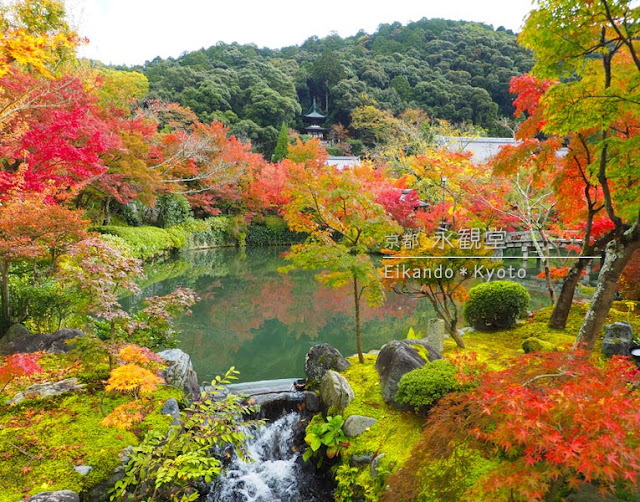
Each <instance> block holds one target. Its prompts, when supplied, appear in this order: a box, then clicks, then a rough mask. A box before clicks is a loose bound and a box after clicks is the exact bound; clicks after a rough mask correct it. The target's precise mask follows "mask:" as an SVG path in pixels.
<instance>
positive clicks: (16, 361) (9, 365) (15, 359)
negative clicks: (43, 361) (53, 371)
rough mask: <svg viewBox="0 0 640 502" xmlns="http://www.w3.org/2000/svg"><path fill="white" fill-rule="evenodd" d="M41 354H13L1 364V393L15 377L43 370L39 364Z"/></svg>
mask: <svg viewBox="0 0 640 502" xmlns="http://www.w3.org/2000/svg"><path fill="white" fill-rule="evenodd" d="M40 357H42V355H41V354H11V355H10V356H7V357H6V358H5V360H4V364H3V365H2V366H0V394H1V393H2V391H3V390H4V389H5V388H6V387H7V385H8V384H9V383H10V382H11V381H12V380H13V379H15V378H19V377H22V376H29V375H33V374H34V373H40V372H42V366H40V364H38V360H39V359H40Z"/></svg>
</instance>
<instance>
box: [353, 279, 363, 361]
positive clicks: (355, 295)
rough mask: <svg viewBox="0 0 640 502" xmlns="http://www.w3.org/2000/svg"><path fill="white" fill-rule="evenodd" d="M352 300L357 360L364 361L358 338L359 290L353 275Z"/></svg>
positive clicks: (360, 341) (360, 342)
mask: <svg viewBox="0 0 640 502" xmlns="http://www.w3.org/2000/svg"><path fill="white" fill-rule="evenodd" d="M353 300H354V302H355V307H356V347H357V349H358V361H360V362H361V363H364V356H363V355H362V340H361V339H360V292H359V291H358V279H357V278H356V276H355V275H354V276H353Z"/></svg>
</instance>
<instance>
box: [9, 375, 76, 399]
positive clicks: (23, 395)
mask: <svg viewBox="0 0 640 502" xmlns="http://www.w3.org/2000/svg"><path fill="white" fill-rule="evenodd" d="M84 387H85V384H83V383H78V379H77V378H67V379H66V380H60V381H59V382H44V383H37V384H34V385H31V386H29V387H27V388H26V389H24V390H23V391H22V392H18V393H17V394H16V395H15V396H13V398H11V400H10V401H9V404H18V403H21V402H22V401H24V400H25V399H33V398H40V399H46V398H48V397H54V396H59V395H60V394H66V393H67V392H80V391H82V390H84Z"/></svg>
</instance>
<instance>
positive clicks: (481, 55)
mask: <svg viewBox="0 0 640 502" xmlns="http://www.w3.org/2000/svg"><path fill="white" fill-rule="evenodd" d="M531 66H532V57H531V54H530V52H529V51H527V50H526V49H524V48H522V47H520V46H518V44H517V37H516V35H515V34H514V33H513V32H512V31H510V30H505V29H504V28H502V27H500V28H498V29H495V30H494V29H493V28H492V27H490V26H488V25H485V24H480V23H473V22H465V21H449V20H444V19H421V20H420V21H416V22H412V23H409V24H407V25H402V24H401V23H397V22H396V23H391V24H383V25H380V26H379V28H378V30H377V31H376V32H375V33H373V34H368V33H365V32H364V31H360V32H359V33H357V34H356V35H354V36H351V37H347V38H341V37H340V36H338V35H329V36H327V37H324V38H317V37H311V38H309V39H307V40H306V41H305V42H304V43H302V44H301V45H300V46H292V47H285V48H282V49H268V48H258V47H256V46H254V45H240V44H237V43H234V44H225V43H218V44H217V45H214V46H211V47H209V48H208V49H201V50H198V51H194V52H188V53H185V54H183V55H181V56H180V57H178V58H175V59H174V58H168V59H162V58H159V57H158V58H155V59H154V60H152V61H148V62H146V63H145V64H144V65H142V66H138V67H134V68H133V69H135V70H137V71H140V72H142V73H144V74H145V75H146V76H147V78H148V79H149V83H150V93H149V97H150V98H158V99H162V100H166V101H176V102H178V103H180V104H182V105H185V106H189V107H191V108H192V109H193V110H194V112H195V113H196V114H197V115H198V117H199V119H200V120H202V121H205V122H208V121H211V120H213V119H217V120H222V121H223V122H225V123H226V124H228V125H229V127H230V129H231V131H232V132H233V133H234V134H235V135H236V136H238V137H240V138H246V139H250V140H251V141H252V143H253V144H254V146H256V147H257V149H258V150H261V151H263V152H269V151H272V149H273V148H274V146H275V142H276V139H277V135H278V131H279V128H280V125H281V124H282V122H285V123H287V124H288V125H289V126H290V127H293V128H298V129H299V128H300V127H301V126H302V123H301V117H302V114H303V113H306V112H307V111H308V110H309V108H310V106H311V102H312V99H313V97H316V98H317V100H318V104H319V105H320V107H321V108H323V109H325V110H324V111H326V112H327V113H328V116H329V117H328V122H329V123H341V124H343V125H344V126H345V127H347V128H348V127H349V125H350V121H351V113H352V111H353V110H354V109H355V108H357V107H359V106H362V105H368V104H373V105H374V106H376V107H377V108H380V109H383V110H389V111H391V112H392V113H394V114H397V113H400V112H402V111H403V110H405V109H406V108H421V109H424V110H425V111H426V112H427V114H428V115H429V116H430V117H432V118H442V119H447V120H449V121H451V122H454V123H469V124H474V125H477V126H481V127H483V128H485V129H486V130H487V131H488V132H489V134H490V135H494V136H501V135H502V136H507V135H509V132H508V131H507V130H506V129H505V128H504V127H502V126H500V125H499V124H498V121H499V119H500V118H501V117H508V116H511V114H512V112H513V108H512V105H511V102H512V98H513V97H512V96H511V95H510V94H509V81H510V79H511V78H512V77H513V76H514V75H520V74H522V73H525V72H527V71H528V70H529V69H530V68H531Z"/></svg>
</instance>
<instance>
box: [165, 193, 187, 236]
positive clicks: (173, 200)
mask: <svg viewBox="0 0 640 502" xmlns="http://www.w3.org/2000/svg"><path fill="white" fill-rule="evenodd" d="M156 208H157V209H158V212H159V214H158V226H160V227H162V228H169V227H173V226H174V225H180V224H181V223H184V222H185V221H187V218H189V216H191V206H190V205H189V201H188V200H187V198H186V197H185V196H184V195H180V194H167V195H160V196H159V197H158V200H157V202H156Z"/></svg>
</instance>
